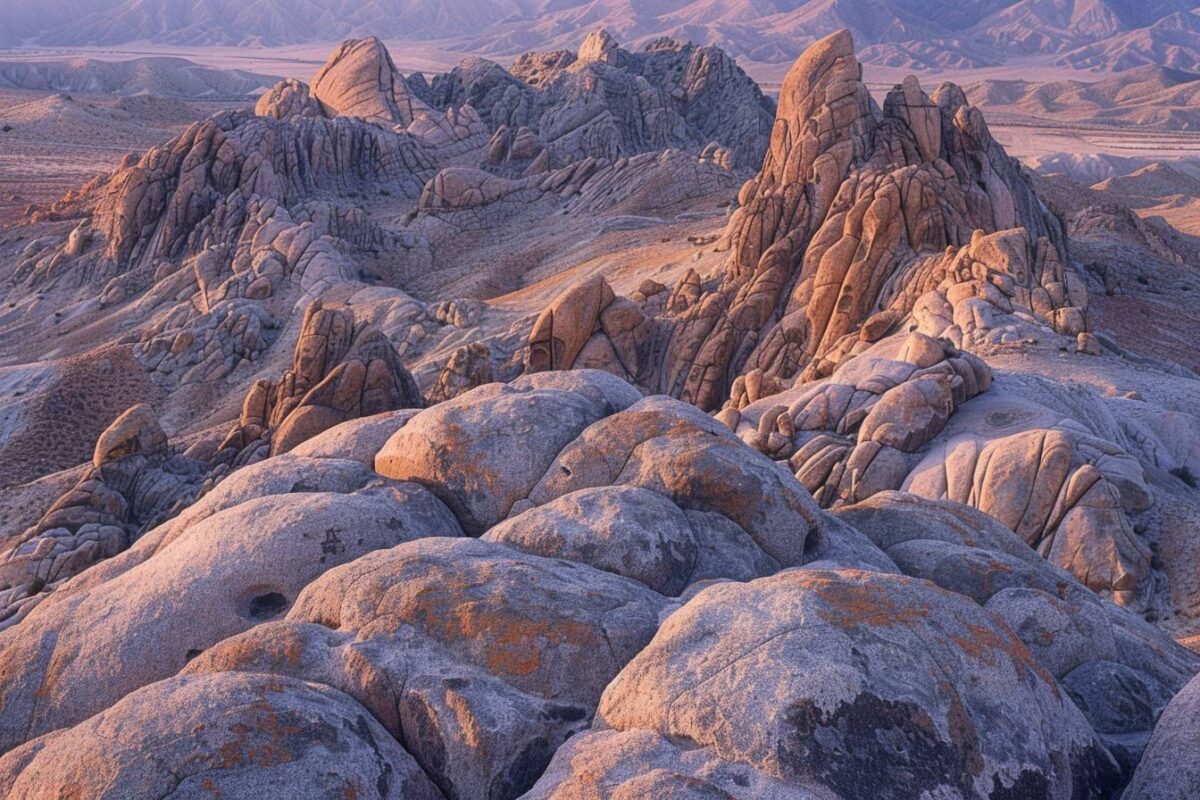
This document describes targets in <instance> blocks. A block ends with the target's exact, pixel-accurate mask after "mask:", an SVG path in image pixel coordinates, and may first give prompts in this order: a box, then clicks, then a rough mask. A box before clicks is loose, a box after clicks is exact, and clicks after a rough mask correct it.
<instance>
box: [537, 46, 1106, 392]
mask: <svg viewBox="0 0 1200 800" xmlns="http://www.w3.org/2000/svg"><path fill="white" fill-rule="evenodd" d="M1010 229H1013V231H1014V232H1013V233H1011V234H1005V238H1004V240H1003V241H1004V243H1003V244H1000V243H999V242H993V240H988V239H986V238H985V239H983V240H980V238H979V236H980V235H978V234H977V233H976V232H977V231H982V235H984V236H986V235H987V234H994V233H998V232H1001V231H1009V230H1010ZM725 244H726V246H728V248H729V251H730V255H729V259H728V263H727V266H726V268H725V272H724V275H723V276H722V278H721V280H720V282H719V284H718V285H716V286H714V287H712V288H710V289H709V290H708V291H705V292H701V293H700V294H699V295H698V296H696V297H695V298H694V299H693V300H691V301H690V302H688V303H687V304H686V305H684V304H672V306H673V310H674V311H675V313H674V314H669V315H667V317H666V319H665V320H663V323H664V324H668V325H669V326H670V328H671V332H670V334H669V343H668V345H667V347H666V352H665V353H664V354H662V355H660V356H658V357H650V356H647V357H644V358H642V359H640V362H639V366H641V369H639V370H638V371H636V372H635V373H634V374H633V375H632V377H633V378H634V379H635V380H637V381H638V382H639V383H643V384H644V385H647V386H650V387H652V388H653V389H655V390H659V391H665V392H667V393H669V394H672V395H675V396H678V397H680V398H682V399H684V400H687V401H689V402H693V403H695V404H697V405H699V406H700V407H702V408H713V407H715V406H717V405H720V404H721V403H722V402H723V401H724V400H725V398H726V397H728V393H729V390H730V388H731V386H732V384H733V382H734V380H735V379H736V378H737V377H738V376H739V375H741V374H743V373H745V372H747V371H750V370H754V369H761V370H762V371H763V373H764V375H765V376H767V377H769V378H779V379H785V380H786V379H793V378H795V377H796V376H797V375H799V374H801V373H803V374H804V375H805V376H807V377H809V378H813V377H822V376H825V375H828V374H830V372H832V370H833V369H834V368H835V367H836V366H837V365H838V364H839V363H840V362H841V361H843V360H845V358H846V357H847V356H849V355H853V354H856V353H855V346H856V345H858V350H860V351H861V349H862V346H863V345H864V344H869V343H870V342H869V341H868V342H863V341H862V339H861V337H860V336H859V333H860V329H862V328H863V326H864V324H865V323H866V322H867V320H868V318H869V317H872V316H873V315H877V314H878V313H879V312H881V311H887V312H888V313H889V314H891V315H892V316H893V318H894V319H896V320H897V321H898V319H899V318H902V317H903V316H904V315H906V314H908V313H910V312H912V311H913V309H914V307H916V306H917V304H918V303H919V302H920V301H922V299H923V297H924V295H926V294H927V293H930V292H938V291H941V292H946V291H949V288H950V284H952V283H953V284H959V286H957V287H955V292H956V293H955V294H953V298H954V299H953V300H951V301H946V302H947V304H948V305H954V302H955V301H958V300H959V297H960V295H963V294H964V293H965V294H967V295H970V294H971V293H974V294H976V295H982V296H983V297H984V298H985V299H990V300H993V301H994V302H995V303H996V305H997V306H999V307H1000V308H1001V309H1002V310H1005V311H1011V310H1012V306H1013V305H1014V304H1013V303H1012V302H1011V301H1009V300H1006V299H1005V296H1004V295H1003V291H1004V290H1007V291H1008V293H1009V295H1012V296H1014V297H1015V298H1016V299H1017V302H1021V303H1022V305H1023V306H1024V307H1026V308H1032V307H1033V306H1034V304H1035V303H1036V304H1037V307H1038V309H1039V310H1040V311H1041V312H1042V313H1043V316H1049V317H1052V318H1053V320H1052V321H1053V322H1054V324H1055V327H1056V328H1060V329H1062V330H1063V331H1069V332H1070V335H1071V336H1075V335H1076V334H1077V333H1078V332H1079V331H1080V330H1083V328H1084V326H1085V316H1084V314H1083V310H1082V309H1081V308H1080V304H1083V305H1086V292H1083V293H1082V294H1081V290H1082V286H1079V287H1075V288H1074V289H1073V290H1072V291H1069V292H1068V291H1067V288H1068V284H1067V279H1066V277H1065V276H1064V274H1063V266H1062V265H1063V262H1064V260H1065V253H1066V245H1065V241H1064V239H1063V236H1062V232H1061V230H1060V226H1059V224H1058V222H1057V220H1056V219H1055V218H1054V216H1053V215H1052V214H1050V213H1049V212H1048V211H1046V210H1045V209H1044V208H1043V207H1042V206H1041V205H1040V203H1039V201H1038V200H1037V198H1036V196H1035V195H1034V194H1033V190H1032V189H1031V188H1030V186H1029V184H1028V183H1027V182H1026V181H1025V179H1024V178H1023V177H1022V176H1021V174H1020V169H1019V167H1018V165H1017V164H1016V162H1015V161H1012V160H1011V159H1009V158H1008V156H1006V155H1005V154H1004V152H1003V150H1002V149H1001V148H1000V147H999V145H997V144H996V143H995V142H994V140H992V138H991V136H990V134H989V133H988V131H987V127H986V124H985V123H984V122H983V118H982V116H981V115H980V114H979V112H978V111H976V110H975V109H973V108H971V107H970V106H968V105H966V101H965V98H964V97H963V95H962V92H961V91H960V90H958V89H957V87H953V86H950V85H947V86H944V87H942V88H941V89H939V91H938V92H937V93H936V95H935V97H934V98H933V99H930V98H929V97H928V96H926V95H925V94H924V93H923V92H922V91H921V90H920V87H919V86H918V85H917V84H916V83H915V80H910V81H906V82H905V84H903V85H902V86H899V87H897V88H896V89H895V90H894V91H893V92H892V93H891V94H890V95H889V98H888V101H887V102H886V103H885V104H884V108H883V109H882V110H881V109H879V108H878V107H876V105H875V104H874V102H873V101H872V100H871V97H870V94H869V93H868V91H867V89H866V86H865V85H864V84H863V83H862V74H861V68H860V66H859V64H858V62H857V61H856V60H855V58H854V50H853V42H852V41H851V38H850V35H849V34H848V33H846V32H841V33H838V34H833V35H831V36H829V37H827V38H826V39H823V40H822V41H820V42H818V43H817V44H815V45H813V47H812V48H810V49H809V51H807V52H806V53H805V55H804V56H803V57H802V58H801V59H800V60H799V61H797V62H796V64H795V65H794V66H793V67H792V69H791V70H790V71H789V73H788V76H787V78H786V79H785V81H784V86H783V89H782V91H781V94H780V103H779V109H778V113H777V115H776V121H775V127H774V129H773V132H772V136H771V145H770V147H769V149H768V151H767V154H766V157H765V159H764V161H763V164H762V168H761V169H760V171H759V173H758V174H757V175H756V176H755V177H754V178H753V179H752V180H751V181H749V182H747V183H746V184H745V185H744V186H743V187H742V191H741V193H740V196H739V208H738V210H737V212H736V213H735V214H734V217H733V219H732V220H731V221H730V223H729V227H728V228H727V230H726V232H725ZM1002 259H1003V260H1002ZM978 261H982V262H983V263H984V264H986V266H985V267H984V268H983V269H982V272H981V271H980V270H979V269H975V270H974V271H973V270H972V268H971V266H970V265H972V264H974V263H976V262H978ZM989 271H992V272H997V273H1003V274H1005V275H1007V277H1006V278H1004V279H993V278H991V277H989V276H990V274H991V273H990V272H989ZM977 273H978V274H977ZM992 280H995V281H996V282H997V283H999V284H1001V286H1002V288H1001V289H997V288H996V287H995V286H993V285H992V283H990V282H989V281H992ZM943 284H946V285H945V286H943ZM988 290H990V291H991V292H993V293H995V295H996V297H990V296H989V295H987V291H988ZM1054 293H1057V298H1056V297H1055V294H1054ZM1035 295H1036V300H1035ZM963 299H964V300H965V298H963ZM1022 301H1023V302H1022ZM925 302H929V301H928V300H926V301H925ZM1069 309H1073V311H1071V310H1069ZM952 323H953V321H952ZM596 327H597V326H596V325H595V320H593V321H591V323H590V324H589V322H588V321H587V320H581V321H580V330H581V333H582V332H583V331H584V330H586V329H588V328H590V330H586V335H591V333H592V332H594V331H595V329H596ZM945 327H949V326H943V328H945ZM961 327H962V326H961V324H960V328H961ZM883 332H886V329H885V330H884V331H883ZM932 333H933V335H939V336H940V335H945V333H946V332H945V330H944V329H939V330H937V331H934V332H932ZM949 338H951V339H953V338H954V337H953V336H950V337H949ZM958 339H959V340H960V341H956V342H955V343H956V345H958V346H964V345H963V343H962V341H961V339H962V333H960V334H959V336H958ZM636 346H637V347H638V348H639V349H640V350H642V351H647V349H653V348H661V342H660V337H659V336H648V335H643V336H641V337H636ZM563 366H569V364H564V365H563ZM535 368H536V365H535Z"/></svg>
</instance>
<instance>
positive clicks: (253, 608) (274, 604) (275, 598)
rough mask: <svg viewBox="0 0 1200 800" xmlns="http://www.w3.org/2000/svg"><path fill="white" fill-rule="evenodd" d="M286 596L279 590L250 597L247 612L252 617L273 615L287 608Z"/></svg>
mask: <svg viewBox="0 0 1200 800" xmlns="http://www.w3.org/2000/svg"><path fill="white" fill-rule="evenodd" d="M287 604H288V603H287V598H286V597H284V596H283V595H281V594H280V593H279V592H267V593H266V594H260V595H255V596H254V597H252V598H250V607H249V612H250V616H251V617H253V618H254V619H266V618H268V617H274V616H275V615H277V614H280V613H282V612H283V610H284V609H285V608H287Z"/></svg>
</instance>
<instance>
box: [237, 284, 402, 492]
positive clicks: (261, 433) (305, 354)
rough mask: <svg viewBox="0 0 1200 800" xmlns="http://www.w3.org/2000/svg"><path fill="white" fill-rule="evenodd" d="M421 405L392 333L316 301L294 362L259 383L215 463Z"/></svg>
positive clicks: (279, 449)
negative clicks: (390, 337)
mask: <svg viewBox="0 0 1200 800" xmlns="http://www.w3.org/2000/svg"><path fill="white" fill-rule="evenodd" d="M424 405H425V400H424V398H423V397H421V391H420V389H419V388H417V384H416V382H415V381H414V380H413V377H412V375H411V374H410V373H409V371H408V370H407V369H406V368H405V366H404V364H403V362H401V360H400V356H399V355H397V353H396V350H395V348H393V347H392V345H391V343H390V342H388V340H387V337H385V336H384V335H383V334H382V333H380V332H379V331H378V330H377V329H375V328H374V327H373V326H371V325H370V324H366V323H359V324H356V323H355V321H354V315H353V313H351V312H350V311H349V310H347V309H340V308H333V307H330V308H326V307H325V306H323V305H322V304H321V303H320V302H319V301H318V302H315V303H313V304H312V305H310V306H309V307H308V308H307V309H306V310H305V312H304V322H303V324H302V326H301V330H300V336H299V338H298V339H297V340H296V354H295V357H294V358H293V361H292V368H291V369H290V370H288V371H287V372H285V373H284V374H283V375H281V376H280V377H279V379H278V380H276V381H267V380H260V381H257V382H255V384H254V385H253V386H252V387H251V388H250V391H249V392H247V394H246V399H245V400H244V401H243V403H242V415H241V418H240V419H239V420H238V423H237V425H236V426H234V428H233V429H232V430H231V431H230V432H229V433H228V434H227V435H226V437H225V439H224V441H223V442H222V443H221V444H220V445H219V446H218V447H217V453H216V455H215V456H214V459H213V461H214V463H216V464H218V465H221V464H223V465H226V466H227V467H233V468H236V467H240V466H244V465H246V464H252V463H254V462H255V461H258V460H261V459H263V458H266V457H267V456H268V455H278V454H280V453H286V452H288V451H290V450H292V449H293V448H295V447H296V445H298V444H300V443H301V442H303V441H305V440H307V439H311V438H312V437H313V436H316V435H317V434H319V433H322V432H323V431H325V430H328V429H329V428H332V427H333V426H335V425H337V424H339V423H342V422H345V421H347V420H351V419H357V418H359V417H369V416H374V415H375V414H381V413H383V412H385V411H394V410H397V409H403V408H421V407H423V406H424Z"/></svg>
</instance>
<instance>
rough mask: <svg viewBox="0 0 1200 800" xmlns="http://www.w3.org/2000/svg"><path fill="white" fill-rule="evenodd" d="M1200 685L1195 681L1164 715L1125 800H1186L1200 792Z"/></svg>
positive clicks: (1176, 697) (1179, 695) (1126, 792)
mask: <svg viewBox="0 0 1200 800" xmlns="http://www.w3.org/2000/svg"><path fill="white" fill-rule="evenodd" d="M1198 698H1200V681H1198V680H1196V679H1193V680H1192V682H1191V683H1189V684H1188V685H1187V686H1186V687H1184V689H1183V691H1181V692H1179V694H1177V695H1175V699H1174V700H1172V701H1171V704H1170V705H1168V706H1167V708H1166V710H1165V711H1163V713H1162V717H1160V718H1159V720H1158V725H1157V726H1155V728H1154V736H1153V737H1152V738H1151V740H1150V746H1149V748H1148V749H1147V750H1146V754H1145V756H1144V757H1143V758H1142V761H1141V763H1140V764H1139V766H1138V769H1137V772H1136V773H1135V774H1134V776H1133V781H1132V782H1131V783H1130V784H1129V788H1128V789H1127V790H1126V791H1125V795H1124V797H1127V798H1129V799H1130V800H1148V799H1149V798H1152V797H1153V798H1162V799H1163V800H1177V798H1178V800H1182V798H1184V797H1194V796H1195V794H1196V792H1197V791H1200V773H1198V772H1197V769H1196V763H1197V762H1196V753H1197V752H1198V751H1200V735H1198V734H1200V728H1198V727H1197V725H1196V721H1197V719H1198V718H1200V699H1198Z"/></svg>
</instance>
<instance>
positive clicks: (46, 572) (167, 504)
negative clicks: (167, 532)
mask: <svg viewBox="0 0 1200 800" xmlns="http://www.w3.org/2000/svg"><path fill="white" fill-rule="evenodd" d="M204 471H205V467H204V465H203V464H202V463H200V462H198V461H196V460H194V459H191V458H188V457H186V456H183V455H179V454H173V453H172V452H171V451H170V449H169V447H168V443H167V435H166V434H165V433H163V430H162V428H161V427H160V426H159V422H158V418H157V416H156V415H155V413H154V411H153V409H151V408H150V407H149V406H147V405H137V406H134V407H133V408H130V409H129V410H127V411H126V412H125V413H124V414H122V415H121V416H120V417H118V418H117V419H116V420H114V421H113V423H112V424H111V425H110V426H109V427H108V429H107V430H105V431H104V433H102V434H101V435H100V438H99V439H98V440H97V441H96V448H95V455H94V456H93V458H92V463H91V465H90V467H89V468H88V469H87V471H86V472H85V473H84V474H83V476H82V477H81V478H80V479H79V481H78V483H76V485H75V486H74V487H73V488H72V489H71V490H70V491H68V492H66V493H65V494H63V495H62V496H61V497H59V498H58V499H57V500H56V501H54V503H52V504H51V506H50V508H49V509H47V511H46V513H45V514H43V515H42V517H41V519H39V520H38V522H37V523H36V524H35V525H33V526H32V527H30V528H29V529H27V530H26V531H25V532H24V533H23V534H22V535H21V536H19V537H18V538H17V539H16V540H15V541H14V542H12V543H11V544H10V545H9V546H8V547H7V549H6V552H4V553H2V554H0V627H5V626H8V625H13V624H16V623H17V622H19V621H20V620H21V619H23V618H24V616H25V615H26V614H28V613H29V611H30V610H32V609H33V607H34V606H36V605H37V604H38V603H39V602H41V601H42V600H43V599H45V597H46V596H47V595H48V594H49V593H50V592H51V591H54V590H55V589H56V588H57V587H59V586H61V585H62V584H63V583H65V582H66V581H68V580H69V579H71V578H73V577H74V576H76V575H78V574H79V573H81V572H83V571H84V570H85V569H87V568H88V567H90V566H92V565H93V564H95V563H96V562H98V561H101V560H103V559H106V558H110V557H112V556H114V555H116V554H117V553H119V552H121V551H122V550H124V549H126V548H127V547H128V546H129V545H130V543H131V542H132V541H133V540H134V539H135V538H136V537H137V536H138V534H140V533H141V532H142V531H144V530H146V529H147V528H149V527H153V526H154V525H156V524H157V523H158V522H160V521H162V520H163V519H165V518H166V517H167V516H169V515H171V514H173V513H176V512H177V511H179V510H180V509H181V508H183V507H184V506H186V505H187V504H188V503H190V502H191V501H192V500H193V499H194V498H195V496H196V495H197V494H198V492H199V490H200V484H201V481H202V480H203V478H202V476H203V474H204Z"/></svg>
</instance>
